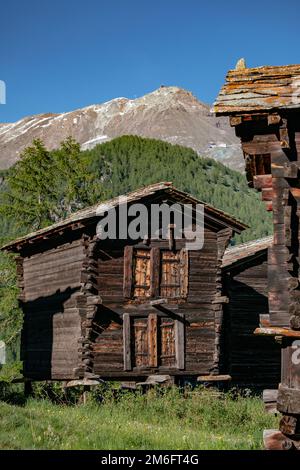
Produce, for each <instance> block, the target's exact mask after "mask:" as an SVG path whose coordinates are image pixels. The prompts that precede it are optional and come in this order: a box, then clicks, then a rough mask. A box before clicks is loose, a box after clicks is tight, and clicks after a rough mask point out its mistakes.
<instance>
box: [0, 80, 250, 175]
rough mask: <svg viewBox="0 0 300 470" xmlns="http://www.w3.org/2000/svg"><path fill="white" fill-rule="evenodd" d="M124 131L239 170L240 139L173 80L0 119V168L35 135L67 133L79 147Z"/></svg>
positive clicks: (52, 139)
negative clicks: (140, 91) (134, 93)
mask: <svg viewBox="0 0 300 470" xmlns="http://www.w3.org/2000/svg"><path fill="white" fill-rule="evenodd" d="M130 134H131V135H139V136H141V137H149V138H155V139H160V140H164V141H167V142H169V143H173V144H178V145H182V146H186V147H191V148H192V149H193V150H195V151H196V152H197V153H198V154H199V155H202V156H208V157H211V158H214V159H215V160H217V161H220V162H222V163H224V164H225V165H227V166H229V167H231V168H234V169H238V170H240V171H242V170H243V166H244V163H243V157H242V152H241V149H240V144H239V141H238V139H237V138H236V136H235V134H234V130H233V129H232V128H231V127H230V126H229V124H228V121H227V119H226V118H219V117H218V118H216V117H215V116H214V115H212V114H211V113H210V108H209V105H207V104H204V103H202V102H201V101H199V100H198V99H197V98H196V97H195V96H194V95H193V94H192V93H191V92H189V91H186V90H184V89H182V88H179V87H176V86H161V87H160V88H158V89H157V90H154V91H153V92H151V93H148V94H146V95H144V96H142V97H139V98H135V99H129V98H125V97H119V98H114V99H112V100H110V101H107V102H105V103H100V104H92V105H89V106H86V107H84V108H79V109H76V110H73V111H68V112H65V113H44V114H37V115H33V116H27V117H24V118H22V119H20V120H19V121H16V122H14V123H3V124H1V123H0V169H6V168H9V167H10V166H12V165H13V164H14V163H15V162H16V161H17V160H18V159H19V157H20V154H21V153H22V150H23V149H24V148H25V147H27V146H28V145H30V144H31V142H32V141H33V140H34V139H37V138H39V139H41V140H43V141H44V143H45V145H46V147H47V148H49V149H54V148H56V147H58V145H59V143H60V142H61V141H62V140H64V139H65V138H66V137H68V136H72V137H73V138H74V139H76V140H77V141H78V142H79V143H80V145H81V147H82V149H83V150H85V149H90V148H93V147H94V146H95V145H96V144H97V143H102V142H105V141H109V140H111V139H114V138H115V137H119V136H121V135H130Z"/></svg>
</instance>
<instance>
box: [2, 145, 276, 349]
mask: <svg viewBox="0 0 300 470" xmlns="http://www.w3.org/2000/svg"><path fill="white" fill-rule="evenodd" d="M159 181H172V182H173V183H174V185H175V186H176V187H178V188H179V189H181V190H183V191H186V192H189V193H191V194H192V195H194V196H196V197H197V198H199V199H200V200H202V201H203V202H207V203H209V204H212V205H213V206H215V207H217V208H219V209H221V210H224V211H226V212H228V213H229V214H231V215H233V216H235V217H236V218H238V219H240V220H241V221H243V222H245V223H247V224H248V225H249V226H250V228H249V229H248V230H246V231H245V232H244V233H242V234H241V235H240V236H238V237H236V242H240V241H247V240H250V239H255V238H259V237H262V236H264V235H267V234H269V233H270V231H271V217H270V215H269V214H267V213H266V211H265V208H264V205H263V203H262V202H261V201H260V195H259V194H256V193H255V192H254V191H253V190H251V189H249V188H248V186H247V182H246V179H245V176H244V175H242V174H240V173H238V172H236V171H233V170H231V169H229V168H227V167H225V166H224V165H222V164H220V163H217V162H216V161H214V160H212V159H207V158H200V157H199V156H198V155H197V154H196V153H195V152H194V151H193V150H192V149H189V148H185V147H180V146H177V145H175V146H174V145H171V144H168V143H166V142H162V141H158V140H153V139H144V138H141V137H136V136H123V137H120V138H117V139H114V140H112V141H110V142H107V143H103V144H101V145H97V146H96V147H94V148H93V149H92V150H87V151H80V146H79V144H77V143H76V142H75V141H73V140H72V139H67V140H66V141H64V142H63V143H62V144H61V145H60V147H59V148H58V149H57V150H54V151H51V152H50V151H48V150H46V148H45V147H44V145H43V143H42V142H40V141H35V142H34V143H33V144H32V146H30V147H28V148H27V149H26V150H25V151H24V153H23V155H22V158H21V159H20V161H19V162H18V163H17V164H16V165H15V166H14V167H13V168H12V169H10V170H7V171H4V172H1V174H0V213H1V222H0V239H1V240H0V241H1V243H4V242H5V241H7V240H9V239H12V238H14V237H16V236H17V235H22V234H25V233H27V232H29V231H32V230H36V229H38V228H41V227H45V226H47V225H49V224H51V223H53V222H56V221H58V220H60V219H62V218H64V217H66V216H67V215H68V214H69V213H70V212H74V211H76V210H78V209H81V208H83V207H86V206H88V205H90V204H93V203H96V202H97V201H100V200H103V199H107V198H111V197H114V196H116V195H118V194H124V193H127V192H128V191H132V190H134V189H137V188H138V187H141V186H143V185H147V184H150V183H156V182H159ZM16 293H17V289H16V283H15V272H14V264H13V262H12V258H11V257H9V256H7V255H6V254H3V253H1V254H0V339H4V340H5V341H6V342H7V343H9V344H11V353H12V354H13V357H16V356H17V349H18V348H17V338H18V334H19V331H20V327H21V324H22V318H21V313H20V311H19V309H18V306H17V301H16Z"/></svg>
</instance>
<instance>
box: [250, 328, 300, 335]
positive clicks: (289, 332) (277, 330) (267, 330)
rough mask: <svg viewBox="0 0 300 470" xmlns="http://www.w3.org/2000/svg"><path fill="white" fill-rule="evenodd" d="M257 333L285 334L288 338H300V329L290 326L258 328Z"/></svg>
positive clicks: (255, 332)
mask: <svg viewBox="0 0 300 470" xmlns="http://www.w3.org/2000/svg"><path fill="white" fill-rule="evenodd" d="M254 334H255V335H261V336H285V337H288V338H300V331H294V330H289V329H288V328H281V327H275V326H274V327H271V328H256V330H255V331H254Z"/></svg>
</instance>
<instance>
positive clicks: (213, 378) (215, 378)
mask: <svg viewBox="0 0 300 470" xmlns="http://www.w3.org/2000/svg"><path fill="white" fill-rule="evenodd" d="M230 380H232V377H231V375H199V377H197V382H230Z"/></svg>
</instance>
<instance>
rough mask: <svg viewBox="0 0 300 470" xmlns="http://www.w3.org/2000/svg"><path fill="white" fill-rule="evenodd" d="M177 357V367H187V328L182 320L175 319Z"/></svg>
mask: <svg viewBox="0 0 300 470" xmlns="http://www.w3.org/2000/svg"><path fill="white" fill-rule="evenodd" d="M175 357H176V367H177V369H184V368H185V328H184V316H182V320H175Z"/></svg>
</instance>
